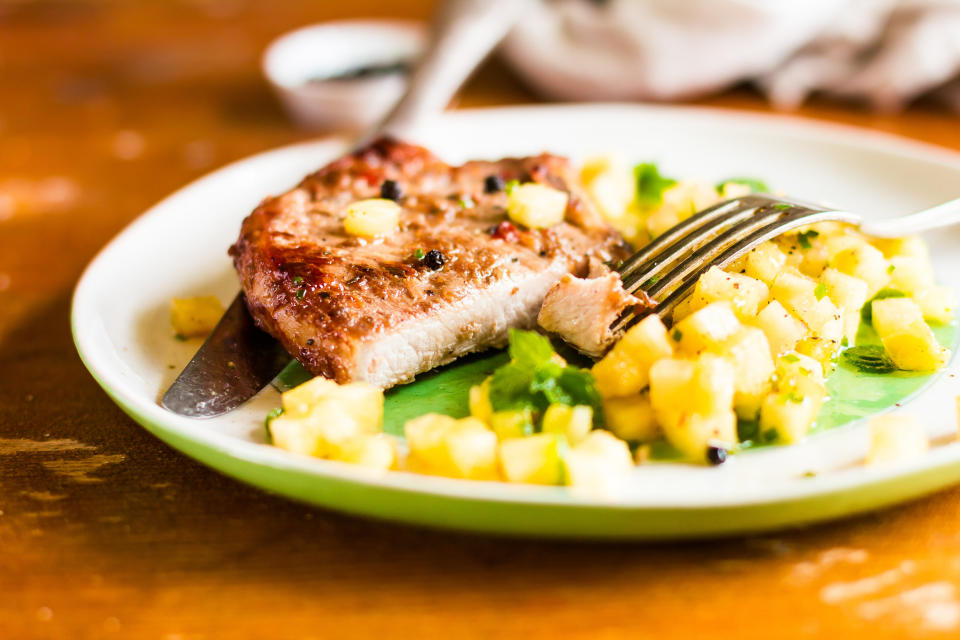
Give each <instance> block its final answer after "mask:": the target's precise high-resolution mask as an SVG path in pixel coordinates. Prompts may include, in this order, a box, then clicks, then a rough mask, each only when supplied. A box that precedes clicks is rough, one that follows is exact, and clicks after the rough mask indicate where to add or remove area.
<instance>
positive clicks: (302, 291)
mask: <svg viewBox="0 0 960 640" xmlns="http://www.w3.org/2000/svg"><path fill="white" fill-rule="evenodd" d="M305 295H307V290H306V289H297V293H296V295H294V297H295V298H296V299H297V300H303V296H305Z"/></svg>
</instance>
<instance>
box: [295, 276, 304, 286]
mask: <svg viewBox="0 0 960 640" xmlns="http://www.w3.org/2000/svg"><path fill="white" fill-rule="evenodd" d="M301 282H303V276H296V277H295V278H294V279H293V284H300V283H301Z"/></svg>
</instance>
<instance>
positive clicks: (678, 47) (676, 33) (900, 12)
mask: <svg viewBox="0 0 960 640" xmlns="http://www.w3.org/2000/svg"><path fill="white" fill-rule="evenodd" d="M533 4H534V6H535V9H534V10H533V12H532V13H531V15H529V16H527V17H525V18H524V19H523V20H522V21H521V23H520V24H518V25H517V27H516V28H515V29H514V30H513V31H512V32H511V34H510V35H509V36H508V37H507V39H506V41H505V42H504V44H503V47H502V53H503V55H504V56H505V57H506V59H507V60H508V62H509V63H510V64H511V65H512V66H513V67H514V68H516V70H517V71H518V72H519V73H520V74H521V75H522V76H524V77H525V78H526V79H527V80H528V81H529V82H530V83H531V84H532V85H533V86H534V87H535V88H536V89H538V90H539V91H541V92H542V93H544V94H546V95H548V96H550V97H553V98H558V99H563V100H636V99H640V100H674V99H682V98H689V97H694V96H698V95H703V94H706V93H710V92H714V91H718V90H721V89H723V88H725V87H728V86H730V85H732V84H736V83H738V82H742V81H753V82H755V83H756V85H757V86H758V87H760V89H761V90H762V91H764V92H765V93H766V94H767V95H768V97H769V98H770V100H771V101H772V102H773V104H774V105H776V106H778V107H781V108H790V107H795V106H797V105H799V104H801V103H802V102H803V101H804V100H805V99H806V98H807V97H808V96H809V95H810V94H811V93H813V92H818V91H819V92H824V93H827V94H831V95H836V96H840V97H844V98H854V99H861V100H865V101H867V102H868V103H870V104H871V105H873V106H874V107H876V108H878V109H882V110H889V111H892V110H897V109H899V108H902V107H903V106H905V105H906V104H907V103H908V102H909V101H911V100H913V99H914V98H916V97H918V96H920V95H922V94H926V93H934V94H935V95H937V96H938V97H939V98H941V99H943V100H945V101H947V102H948V103H949V104H950V105H951V106H952V107H953V108H954V109H956V110H957V111H958V112H960V0H608V1H607V2H587V1H586V0H554V1H553V2H546V1H543V0H541V1H540V2H536V3H533Z"/></svg>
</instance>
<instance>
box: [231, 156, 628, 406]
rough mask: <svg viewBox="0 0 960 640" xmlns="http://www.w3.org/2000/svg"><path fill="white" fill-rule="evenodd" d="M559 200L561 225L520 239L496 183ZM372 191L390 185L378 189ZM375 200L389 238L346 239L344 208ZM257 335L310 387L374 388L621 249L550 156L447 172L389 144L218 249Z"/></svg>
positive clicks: (534, 302) (526, 313)
mask: <svg viewBox="0 0 960 640" xmlns="http://www.w3.org/2000/svg"><path fill="white" fill-rule="evenodd" d="M510 180H518V181H520V182H528V181H529V182H538V183H542V184H545V185H548V186H551V187H553V188H555V189H561V190H564V191H566V192H568V193H569V201H568V205H567V210H566V214H565V220H564V221H563V222H561V223H559V224H556V225H554V226H553V227H550V228H547V229H539V230H533V229H526V228H522V227H519V226H515V225H513V224H512V223H511V222H509V220H508V219H507V214H506V203H507V196H506V194H505V193H504V189H503V185H504V184H505V183H506V182H509V181H510ZM385 181H391V182H390V183H388V184H387V185H386V186H384V183H385ZM381 195H385V196H387V197H390V198H391V199H395V200H396V201H397V203H398V204H399V205H400V206H401V207H402V213H401V216H400V225H399V228H398V229H397V231H395V232H394V233H391V234H389V235H386V236H384V237H379V238H376V239H365V238H361V237H354V236H351V235H348V234H347V233H346V232H345V231H344V224H343V220H344V216H345V210H346V208H347V206H348V205H349V204H351V203H352V202H354V201H357V200H361V199H366V198H375V197H381ZM230 254H231V256H233V261H234V265H235V267H236V269H237V272H238V274H239V276H240V281H241V284H242V287H243V291H244V293H245V294H246V300H247V305H248V308H249V309H250V313H251V314H252V315H253V318H254V319H255V321H256V322H257V324H258V325H259V326H260V327H261V328H262V329H264V330H265V331H267V332H268V333H270V334H271V335H273V336H274V337H275V338H277V339H278V340H280V342H281V343H282V344H283V345H284V347H285V348H286V349H287V350H288V351H289V352H290V353H291V354H292V355H293V356H294V357H296V358H297V360H299V361H300V362H301V363H302V364H303V366H304V367H305V368H306V369H307V370H308V371H310V372H311V373H312V374H314V375H322V376H325V377H327V378H332V379H334V380H336V381H337V382H340V383H344V382H349V381H355V380H365V381H367V382H370V383H372V384H375V385H377V386H380V387H382V388H387V387H390V386H392V385H395V384H398V383H401V382H406V381H409V380H411V379H412V378H413V377H414V376H415V375H416V374H418V373H421V372H424V371H428V370H430V369H432V368H434V367H437V366H439V365H442V364H445V363H448V362H451V361H453V360H454V359H456V358H458V357H460V356H462V355H465V354H468V353H470V352H474V351H479V350H483V349H487V348H489V347H501V346H504V345H505V344H506V341H507V333H508V330H509V329H510V328H511V327H518V328H532V327H534V326H535V325H536V318H537V312H538V310H539V309H540V305H541V303H542V302H543V298H544V296H545V295H546V292H547V290H548V289H549V288H550V287H551V286H552V285H553V284H554V283H555V282H556V281H557V280H558V279H560V278H561V277H562V276H563V275H564V274H567V273H573V274H581V275H582V274H583V273H585V272H586V270H587V265H588V260H589V259H590V258H591V257H594V258H597V259H599V260H603V261H607V260H614V259H622V258H623V257H625V256H626V255H628V254H629V248H628V247H627V245H626V244H625V243H624V242H623V239H622V238H621V237H620V235H619V234H618V233H617V232H616V231H614V230H613V229H611V228H610V227H609V226H608V225H607V224H606V223H605V222H604V221H603V220H602V218H601V217H600V215H599V214H598V213H597V212H596V210H595V209H594V208H593V207H592V205H591V204H590V203H589V202H588V201H587V200H586V199H585V198H584V197H583V196H582V194H581V192H580V190H579V188H578V185H577V179H576V174H575V172H574V171H573V169H572V167H571V165H570V163H569V162H568V161H567V160H566V159H564V158H561V157H558V156H553V155H548V154H543V155H539V156H535V157H528V158H513V159H504V160H501V161H499V162H480V161H478V162H467V163H466V164H463V165H460V166H451V165H448V164H446V163H444V162H443V161H441V160H440V159H439V158H437V157H436V156H434V155H433V154H431V153H430V152H429V151H427V150H426V149H424V148H422V147H418V146H415V145H411V144H407V143H404V142H399V141H396V140H392V139H380V140H377V141H375V142H374V143H372V144H371V145H369V146H367V147H365V148H363V149H361V150H359V151H357V152H355V153H352V154H350V155H348V156H345V157H343V158H341V159H339V160H336V161H334V162H332V163H331V164H329V165H327V166H326V167H324V168H322V169H320V170H319V171H317V172H316V173H314V174H312V175H310V176H308V177H307V178H305V179H304V180H303V182H301V183H300V184H299V185H298V186H297V187H296V188H294V189H293V190H291V191H288V192H287V193H285V194H283V195H280V196H277V197H273V198H268V199H267V200H265V201H264V202H263V203H261V204H260V206H259V207H257V209H256V210H255V211H254V212H253V213H252V214H250V215H249V216H248V217H247V218H246V219H245V220H244V221H243V225H242V227H241V231H240V237H239V239H238V240H237V242H236V244H234V245H233V246H232V247H231V248H230Z"/></svg>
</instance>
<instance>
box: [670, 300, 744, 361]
mask: <svg viewBox="0 0 960 640" xmlns="http://www.w3.org/2000/svg"><path fill="white" fill-rule="evenodd" d="M740 327H741V325H740V321H739V320H737V316H736V315H734V313H733V309H732V308H731V307H730V304H729V303H727V302H714V303H711V304H708V305H707V306H705V307H704V308H702V309H700V310H698V311H694V312H693V313H691V314H690V315H689V316H687V317H686V318H684V319H683V320H681V321H680V322H678V323H677V324H676V325H674V328H673V331H672V332H671V335H672V336H673V338H674V340H676V341H677V342H678V343H679V346H680V350H681V351H683V352H685V353H687V354H690V355H695V354H697V353H700V352H701V351H706V350H708V349H713V348H716V347H717V346H719V345H720V344H722V343H723V342H724V341H725V340H727V339H728V338H730V337H731V336H732V335H733V334H735V333H736V332H737V331H739V330H740Z"/></svg>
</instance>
